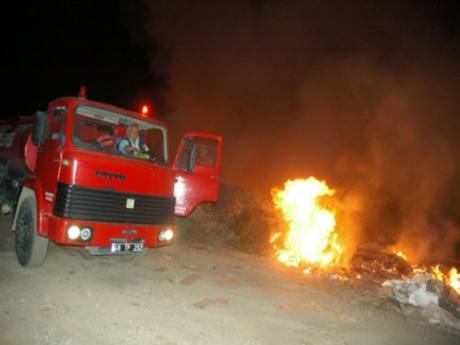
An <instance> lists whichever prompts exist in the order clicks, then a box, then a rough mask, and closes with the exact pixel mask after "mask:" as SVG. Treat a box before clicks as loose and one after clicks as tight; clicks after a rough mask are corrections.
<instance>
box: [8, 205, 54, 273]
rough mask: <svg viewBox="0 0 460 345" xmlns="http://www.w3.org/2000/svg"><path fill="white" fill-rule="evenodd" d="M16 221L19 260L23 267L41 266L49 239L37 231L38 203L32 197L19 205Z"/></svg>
mask: <svg viewBox="0 0 460 345" xmlns="http://www.w3.org/2000/svg"><path fill="white" fill-rule="evenodd" d="M18 212H19V213H18V218H17V223H16V233H15V247H16V257H17V259H18V262H19V263H20V264H21V266H23V267H27V268H32V267H37V266H40V265H41V264H42V263H43V261H44V260H45V257H46V253H47V252H48V239H47V238H45V237H42V236H40V235H38V232H37V205H36V201H35V199H34V198H32V197H28V198H26V199H24V200H23V202H22V203H21V205H20V206H19V211H18Z"/></svg>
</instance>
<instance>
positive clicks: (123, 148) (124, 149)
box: [118, 140, 136, 154]
mask: <svg viewBox="0 0 460 345" xmlns="http://www.w3.org/2000/svg"><path fill="white" fill-rule="evenodd" d="M118 150H119V151H120V152H121V153H123V154H127V153H131V152H133V151H136V149H135V148H134V147H132V146H131V145H130V144H129V142H128V140H122V141H121V142H120V144H119V145H118Z"/></svg>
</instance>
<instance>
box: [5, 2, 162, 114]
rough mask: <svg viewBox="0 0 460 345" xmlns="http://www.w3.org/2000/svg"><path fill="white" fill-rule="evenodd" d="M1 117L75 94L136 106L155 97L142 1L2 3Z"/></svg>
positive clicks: (154, 80)
mask: <svg viewBox="0 0 460 345" xmlns="http://www.w3.org/2000/svg"><path fill="white" fill-rule="evenodd" d="M0 16H1V24H0V25H1V32H2V55H3V64H2V84H3V86H6V90H4V91H3V95H2V100H3V106H2V109H3V110H2V117H10V116H17V115H19V114H26V113H31V112H33V111H35V110H37V109H38V108H40V109H43V108H45V107H46V105H47V102H48V101H50V100H52V99H54V98H57V97H60V96H67V95H75V94H76V93H77V92H78V88H79V86H80V85H82V84H84V85H86V86H87V87H88V89H89V96H90V98H93V99H97V100H101V101H107V102H110V103H113V104H116V105H120V106H124V107H128V108H137V106H138V104H139V103H141V102H142V101H143V100H144V99H150V100H151V99H152V94H153V93H154V91H155V89H154V86H159V85H161V80H160V81H159V80H158V79H157V78H156V77H154V76H152V73H151V72H150V68H149V56H150V55H151V54H152V52H153V50H152V44H150V43H149V42H147V41H145V40H144V41H140V40H139V39H137V38H136V35H137V31H138V30H140V29H141V28H142V22H141V21H142V20H143V13H142V7H141V5H140V3H139V2H137V1H126V2H120V3H119V2H118V1H91V0H81V1H70V0H65V1H30V2H22V1H9V2H6V1H2V2H1V5H0Z"/></svg>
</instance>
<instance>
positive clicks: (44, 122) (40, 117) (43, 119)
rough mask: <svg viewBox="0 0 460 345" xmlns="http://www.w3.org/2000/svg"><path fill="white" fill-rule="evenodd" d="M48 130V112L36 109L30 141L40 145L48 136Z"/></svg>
mask: <svg viewBox="0 0 460 345" xmlns="http://www.w3.org/2000/svg"><path fill="white" fill-rule="evenodd" d="M48 131H49V124H48V113H47V112H45V111H37V112H36V113H35V117H34V123H33V127H32V143H33V144H34V145H37V146H40V145H42V144H43V143H44V142H45V139H46V137H47V136H48Z"/></svg>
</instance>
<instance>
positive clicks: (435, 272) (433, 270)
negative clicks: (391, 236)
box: [394, 250, 460, 295]
mask: <svg viewBox="0 0 460 345" xmlns="http://www.w3.org/2000/svg"><path fill="white" fill-rule="evenodd" d="M394 253H395V255H397V256H399V257H400V258H402V259H404V260H405V261H407V262H409V260H408V259H407V256H406V255H405V254H404V253H403V252H402V251H401V250H399V251H396V250H395V251H394ZM412 271H413V272H414V273H424V272H428V273H430V274H431V276H432V277H433V279H436V280H439V281H442V282H444V283H445V284H446V285H448V286H450V287H451V288H452V289H453V290H454V291H455V292H456V293H457V294H459V295H460V273H459V272H458V270H457V268H456V267H452V268H451V269H450V271H449V272H448V273H447V274H445V273H444V272H443V271H442V270H441V268H440V265H435V266H431V267H429V268H427V267H426V266H421V267H419V266H417V265H413V266H412Z"/></svg>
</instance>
